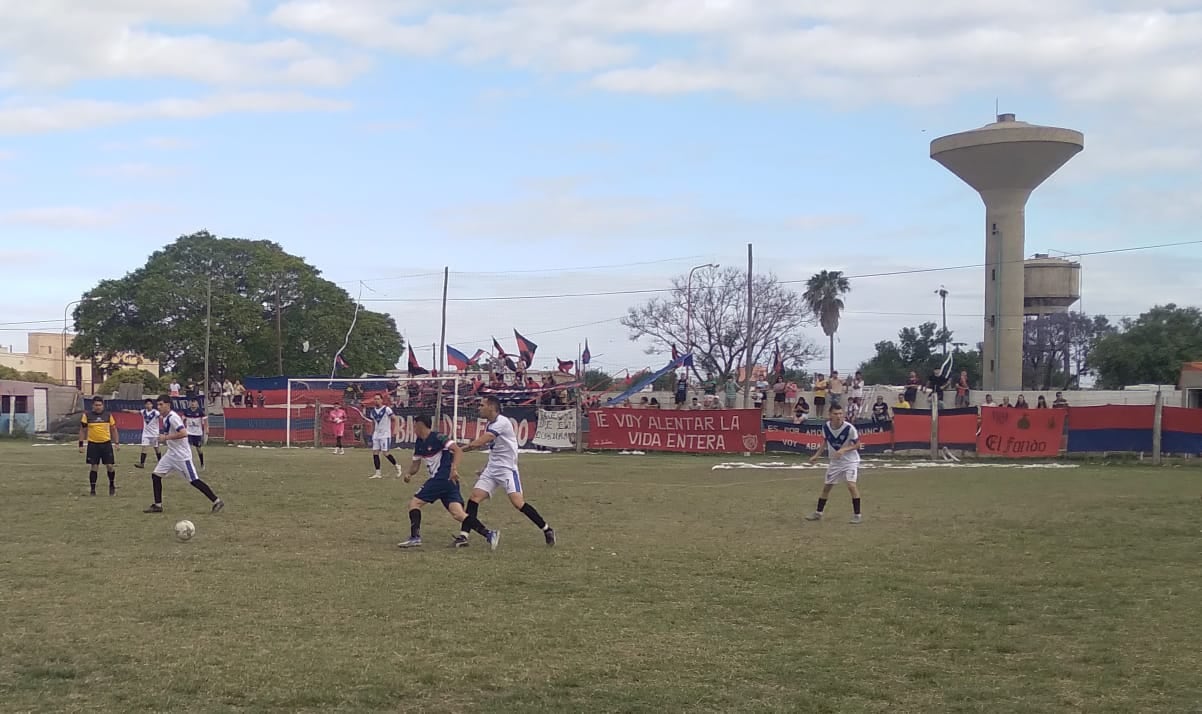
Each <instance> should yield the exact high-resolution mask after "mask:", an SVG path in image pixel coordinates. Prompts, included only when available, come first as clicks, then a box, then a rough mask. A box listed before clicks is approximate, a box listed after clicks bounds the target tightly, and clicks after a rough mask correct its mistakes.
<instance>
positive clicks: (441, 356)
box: [434, 265, 459, 434]
mask: <svg viewBox="0 0 1202 714" xmlns="http://www.w3.org/2000/svg"><path fill="white" fill-rule="evenodd" d="M450 282H451V267H450V266H449V265H448V266H444V267H443V269H442V332H441V333H439V338H438V340H439V342H440V347H436V348H435V349H436V350H437V351H438V354H437V355H435V358H436V359H435V363H436V364H437V365H438V377H439V379H438V382H436V384H437V385H438V389H437V391H436V396H435V399H436V402H435V404H436V405H437V406H435V407H434V423H435V424H436V425H437V428H438V429H440V430H441V429H442V380H443V378H444V377H446V373H447V286H448V284H449V283H450ZM451 384H452V390H453V391H452V394H454V395H455V397H454V398H455V399H458V398H459V380H458V378H456V380H455V381H454V382H452V383H451ZM451 433H452V434H454V433H455V429H454V428H452V429H451Z"/></svg>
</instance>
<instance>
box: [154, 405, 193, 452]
mask: <svg viewBox="0 0 1202 714" xmlns="http://www.w3.org/2000/svg"><path fill="white" fill-rule="evenodd" d="M181 431H184V432H186V431H187V427H185V426H184V420H183V418H182V417H180V415H179V414H176V413H175V412H174V411H172V412H168V413H167V416H166V417H165V418H164V419H163V427H162V431H161V432H160V433H161V434H163V435H164V436H165V435H167V434H178V433H179V432H181ZM167 453H168V454H169V455H173V456H178V457H180V458H181V459H187V460H189V461H191V460H192V447H190V446H189V445H188V440H187V439H172V440H171V441H168V442H167Z"/></svg>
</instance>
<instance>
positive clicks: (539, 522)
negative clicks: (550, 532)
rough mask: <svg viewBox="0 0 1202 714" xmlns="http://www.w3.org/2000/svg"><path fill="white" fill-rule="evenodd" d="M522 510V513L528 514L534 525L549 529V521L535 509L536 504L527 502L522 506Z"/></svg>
mask: <svg viewBox="0 0 1202 714" xmlns="http://www.w3.org/2000/svg"><path fill="white" fill-rule="evenodd" d="M520 510H521V511H522V513H524V514H526V517H527V518H529V519H530V520H531V522H533V523H534V525H536V526H538V527H539V529H541V530H546V529H547V522H546V521H544V520H543V517H542V516H540V515H538V511H536V510H534V506H531V505H530V504H529V503H527V504H525V505H524V506H522V507H521V509H520Z"/></svg>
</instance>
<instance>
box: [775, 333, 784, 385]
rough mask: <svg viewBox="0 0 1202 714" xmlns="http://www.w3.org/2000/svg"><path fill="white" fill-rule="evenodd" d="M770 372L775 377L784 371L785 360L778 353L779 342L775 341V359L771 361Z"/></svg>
mask: <svg viewBox="0 0 1202 714" xmlns="http://www.w3.org/2000/svg"><path fill="white" fill-rule="evenodd" d="M772 373H773V374H775V375H776V376H777V377H779V376H781V375H782V374H784V373H785V360H784V358H783V357H781V355H780V343H779V342H777V343H776V359H775V360H773V361H772Z"/></svg>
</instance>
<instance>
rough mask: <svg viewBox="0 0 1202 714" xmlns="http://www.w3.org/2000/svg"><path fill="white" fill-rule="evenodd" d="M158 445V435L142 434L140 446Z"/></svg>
mask: <svg viewBox="0 0 1202 714" xmlns="http://www.w3.org/2000/svg"><path fill="white" fill-rule="evenodd" d="M158 445H159V435H158V434H143V435H142V446H153V447H155V448H158Z"/></svg>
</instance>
